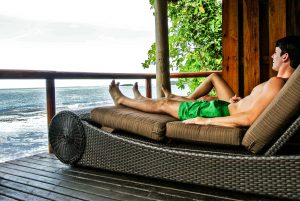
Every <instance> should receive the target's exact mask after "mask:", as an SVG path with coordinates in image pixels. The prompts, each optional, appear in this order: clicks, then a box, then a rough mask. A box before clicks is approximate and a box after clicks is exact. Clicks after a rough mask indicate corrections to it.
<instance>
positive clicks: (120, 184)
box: [8, 159, 207, 200]
mask: <svg viewBox="0 0 300 201" xmlns="http://www.w3.org/2000/svg"><path fill="white" fill-rule="evenodd" d="M21 160H24V159H20V160H18V161H10V162H8V163H10V164H15V165H19V166H20V167H17V168H18V169H22V166H24V167H25V169H26V168H37V167H38V168H39V169H36V170H37V171H39V170H44V171H48V170H47V169H48V167H46V166H36V165H35V164H32V163H28V162H24V161H21ZM31 162H32V160H31ZM36 162H39V163H44V162H42V161H41V160H39V161H36ZM48 164H49V163H48ZM76 169H77V168H76ZM85 170H86V169H81V170H79V171H77V170H76V171H74V170H71V169H70V170H68V169H65V170H61V169H54V171H52V172H56V173H59V174H62V175H66V176H68V177H74V178H75V179H77V178H81V179H79V180H78V182H80V183H85V184H90V185H93V186H99V185H100V186H102V187H103V186H106V187H107V188H113V189H114V190H118V191H121V192H122V191H127V193H128V192H130V193H136V194H138V195H143V196H147V197H150V198H154V199H163V200H167V199H171V200H174V199H176V200H188V199H199V198H201V195H200V194H199V193H193V192H184V191H179V190H176V189H171V188H164V187H162V186H154V185H145V184H144V183H142V182H132V181H131V180H132V179H131V178H128V179H115V178H114V177H112V176H111V175H110V176H102V175H97V174H96V173H97V172H96V173H95V172H93V173H92V174H89V173H86V172H85ZM27 171H28V170H27ZM29 171H30V170H29ZM31 172H34V171H31ZM49 172H50V171H49ZM35 173H37V174H39V175H40V174H43V172H35ZM46 174H47V173H46ZM47 175H48V174H47ZM82 178H84V179H85V180H87V181H85V180H84V179H82ZM89 180H90V181H89ZM94 180H96V181H97V182H95V181H94ZM133 190H134V191H133ZM162 190H163V192H160V191H162ZM202 197H203V198H206V197H207V195H206V196H202Z"/></svg>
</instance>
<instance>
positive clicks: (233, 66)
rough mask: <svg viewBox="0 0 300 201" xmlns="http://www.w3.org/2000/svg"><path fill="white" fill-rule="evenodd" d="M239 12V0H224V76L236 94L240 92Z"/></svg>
mask: <svg viewBox="0 0 300 201" xmlns="http://www.w3.org/2000/svg"><path fill="white" fill-rule="evenodd" d="M238 14H239V13H238V0H223V12H222V21H223V26H222V27H223V29H222V32H223V39H222V43H223V63H222V68H223V70H222V76H223V78H224V79H225V80H226V82H227V83H228V84H229V86H230V87H231V88H232V89H233V91H234V92H235V93H236V94H239V26H238V17H239V16H238Z"/></svg>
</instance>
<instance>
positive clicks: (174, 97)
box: [161, 86, 194, 101]
mask: <svg viewBox="0 0 300 201" xmlns="http://www.w3.org/2000/svg"><path fill="white" fill-rule="evenodd" d="M161 90H162V91H163V93H164V94H165V98H167V99H169V100H176V101H194V99H191V98H189V97H187V96H178V95H175V94H172V93H171V92H170V91H168V90H167V89H166V88H164V86H162V87H161Z"/></svg>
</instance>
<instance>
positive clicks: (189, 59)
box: [142, 0, 222, 91]
mask: <svg viewBox="0 0 300 201" xmlns="http://www.w3.org/2000/svg"><path fill="white" fill-rule="evenodd" d="M150 4H151V5H152V9H153V4H154V0H150ZM168 17H169V51H170V68H171V69H173V70H179V72H199V71H211V70H221V63H222V3H221V1H220V0H179V1H177V2H176V3H169V4H168ZM155 52H156V46H155V43H153V44H152V46H151V48H150V50H149V51H148V59H147V60H145V62H144V63H142V65H143V67H144V68H148V67H149V66H151V65H155V61H156V57H155ZM202 80H203V79H202V78H192V79H190V78H189V79H187V78H185V79H179V81H178V82H177V86H178V87H179V88H184V86H185V85H186V84H187V85H188V86H189V88H190V90H191V91H193V90H194V89H195V88H196V87H197V86H198V85H199V83H200V82H201V81H202Z"/></svg>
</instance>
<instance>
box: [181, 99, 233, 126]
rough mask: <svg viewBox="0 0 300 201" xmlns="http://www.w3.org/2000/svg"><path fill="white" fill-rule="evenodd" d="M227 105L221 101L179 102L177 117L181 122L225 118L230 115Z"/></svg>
mask: <svg viewBox="0 0 300 201" xmlns="http://www.w3.org/2000/svg"><path fill="white" fill-rule="evenodd" d="M228 105H229V103H228V102H226V101H222V100H213V101H204V100H196V101H194V102H181V104H180V106H179V109H178V116H179V119H180V120H181V121H182V120H186V119H191V118H195V117H205V118H212V117H225V116H229V115H230V114H229V111H228Z"/></svg>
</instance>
